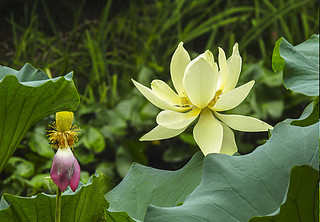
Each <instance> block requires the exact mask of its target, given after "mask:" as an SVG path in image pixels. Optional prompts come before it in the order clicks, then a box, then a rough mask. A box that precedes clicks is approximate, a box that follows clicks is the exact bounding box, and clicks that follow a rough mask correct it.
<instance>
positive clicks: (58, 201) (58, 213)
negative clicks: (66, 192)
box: [55, 187, 61, 222]
mask: <svg viewBox="0 0 320 222" xmlns="http://www.w3.org/2000/svg"><path fill="white" fill-rule="evenodd" d="M60 218H61V190H60V189H59V187H58V188H57V197H56V218H55V222H60Z"/></svg>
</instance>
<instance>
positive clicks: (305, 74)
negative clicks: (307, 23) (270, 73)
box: [272, 35, 319, 96]
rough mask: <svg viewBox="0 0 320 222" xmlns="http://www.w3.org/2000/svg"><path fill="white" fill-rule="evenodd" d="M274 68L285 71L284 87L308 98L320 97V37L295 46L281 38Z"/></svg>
mask: <svg viewBox="0 0 320 222" xmlns="http://www.w3.org/2000/svg"><path fill="white" fill-rule="evenodd" d="M272 68H273V70H274V71H276V72H279V71H282V70H283V81H284V85H285V86H286V87H287V88H289V89H291V90H292V91H295V92H298V93H302V94H304V95H307V96H318V95H319V35H313V36H311V38H310V39H308V40H307V41H305V42H303V43H301V44H299V45H296V46H293V45H291V44H290V43H289V42H288V41H287V40H286V39H284V38H280V39H279V40H278V41H277V42H276V45H275V48H274V50H273V55H272Z"/></svg>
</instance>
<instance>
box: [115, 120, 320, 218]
mask: <svg viewBox="0 0 320 222" xmlns="http://www.w3.org/2000/svg"><path fill="white" fill-rule="evenodd" d="M318 133H319V124H314V125H311V126H307V127H299V126H293V125H290V123H287V122H281V123H279V124H277V125H276V126H275V128H274V130H273V131H272V136H271V138H270V139H269V140H268V142H267V143H265V144H263V145H262V146H260V147H258V148H257V149H256V150H254V151H253V152H252V153H250V154H248V155H244V156H227V155H223V154H209V155H207V156H206V157H205V160H204V166H203V174H202V175H203V177H202V181H201V183H200V185H199V186H198V187H197V188H196V189H195V190H194V191H193V192H192V193H191V194H190V195H189V196H188V197H187V198H186V200H185V201H184V203H183V205H182V206H177V207H162V206H158V205H154V206H150V207H149V208H148V210H147V213H146V217H145V220H144V221H157V222H161V221H177V222H179V221H183V222H186V221H230V222H231V221H248V220H249V219H250V218H251V217H253V216H262V215H267V214H270V213H272V212H274V211H275V210H277V209H278V207H279V206H280V204H281V203H282V201H283V198H284V196H285V193H286V191H287V187H288V184H289V174H290V170H291V168H292V167H293V166H294V165H303V164H308V165H311V166H313V167H314V168H317V167H318V159H319V156H318V154H319V139H318ZM168 186H169V185H168ZM145 195H146V194H145ZM111 204H112V203H111Z"/></svg>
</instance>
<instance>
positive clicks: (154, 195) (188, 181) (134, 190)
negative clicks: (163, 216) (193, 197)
mask: <svg viewBox="0 0 320 222" xmlns="http://www.w3.org/2000/svg"><path fill="white" fill-rule="evenodd" d="M202 163H203V155H202V153H200V152H198V153H196V154H195V155H194V156H193V158H192V159H191V160H190V161H189V163H188V164H186V165H185V166H184V167H183V168H181V169H180V170H177V171H166V170H158V169H154V168H151V167H146V166H143V165H140V164H136V163H135V164H133V165H132V167H131V169H130V170H129V172H128V173H127V175H126V176H125V178H124V179H123V180H122V181H121V183H120V184H118V186H117V187H115V188H114V189H113V190H111V191H110V192H109V193H107V194H106V196H105V197H106V199H107V200H108V202H109V203H110V208H109V209H107V211H108V215H107V218H109V221H112V218H117V219H118V220H116V221H117V222H120V221H121V222H122V221H123V222H125V221H130V220H128V219H127V217H125V215H124V213H123V212H121V211H124V212H127V213H128V215H129V216H130V217H132V218H133V219H135V220H143V218H144V216H145V213H146V210H147V207H148V206H149V205H150V204H152V205H156V206H168V207H173V206H176V205H177V204H179V203H181V202H183V201H184V200H185V198H186V196H187V195H188V194H190V193H191V192H192V191H193V190H194V188H195V187H196V186H198V185H199V183H200V180H201V174H202V173H201V171H202ZM107 221H108V220H107Z"/></svg>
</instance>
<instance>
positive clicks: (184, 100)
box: [179, 97, 192, 107]
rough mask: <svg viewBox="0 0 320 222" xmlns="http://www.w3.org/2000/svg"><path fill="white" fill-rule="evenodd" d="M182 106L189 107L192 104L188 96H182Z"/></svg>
mask: <svg viewBox="0 0 320 222" xmlns="http://www.w3.org/2000/svg"><path fill="white" fill-rule="evenodd" d="M179 106H180V107H188V106H192V104H191V102H190V100H189V98H188V97H180V104H179Z"/></svg>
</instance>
